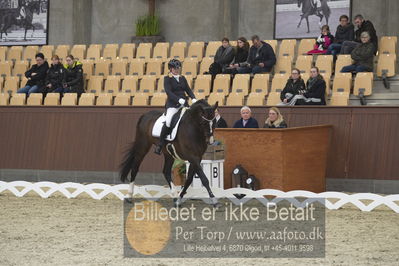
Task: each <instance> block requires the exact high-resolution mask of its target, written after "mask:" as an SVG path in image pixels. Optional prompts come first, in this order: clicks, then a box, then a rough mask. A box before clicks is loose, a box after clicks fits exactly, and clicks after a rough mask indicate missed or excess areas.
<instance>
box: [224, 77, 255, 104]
mask: <svg viewBox="0 0 399 266" xmlns="http://www.w3.org/2000/svg"><path fill="white" fill-rule="evenodd" d="M249 82H250V75H249V74H237V75H235V76H234V80H233V86H232V88H231V91H232V93H235V94H240V95H242V96H247V95H248V93H249ZM233 99H234V97H233ZM226 104H227V105H229V104H228V103H226Z"/></svg>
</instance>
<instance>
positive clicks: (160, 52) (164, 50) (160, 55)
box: [152, 42, 169, 62]
mask: <svg viewBox="0 0 399 266" xmlns="http://www.w3.org/2000/svg"><path fill="white" fill-rule="evenodd" d="M168 51H169V43H168V42H159V43H157V44H156V45H155V47H154V53H153V55H152V58H156V59H160V60H162V62H166V61H167V60H168Z"/></svg>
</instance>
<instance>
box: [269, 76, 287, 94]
mask: <svg viewBox="0 0 399 266" xmlns="http://www.w3.org/2000/svg"><path fill="white" fill-rule="evenodd" d="M289 77H290V74H289V73H288V74H275V75H274V77H273V80H272V88H271V90H270V91H271V92H278V93H280V92H281V91H283V89H284V88H285V85H286V84H287V80H288V79H289Z"/></svg>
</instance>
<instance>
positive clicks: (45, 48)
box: [40, 45, 54, 62]
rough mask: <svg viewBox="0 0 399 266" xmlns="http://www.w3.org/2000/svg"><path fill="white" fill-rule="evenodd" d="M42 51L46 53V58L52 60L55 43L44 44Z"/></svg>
mask: <svg viewBox="0 0 399 266" xmlns="http://www.w3.org/2000/svg"><path fill="white" fill-rule="evenodd" d="M40 52H41V53H42V54H44V58H45V59H46V60H47V61H48V62H50V60H51V57H52V56H53V52H54V45H43V46H42V48H41V49H40Z"/></svg>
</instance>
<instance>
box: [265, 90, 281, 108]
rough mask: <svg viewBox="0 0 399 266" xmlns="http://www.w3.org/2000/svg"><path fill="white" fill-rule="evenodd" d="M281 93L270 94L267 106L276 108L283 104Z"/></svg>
mask: <svg viewBox="0 0 399 266" xmlns="http://www.w3.org/2000/svg"><path fill="white" fill-rule="evenodd" d="M280 94H281V93H280V92H270V93H269V96H268V97H267V101H266V105H267V106H275V105H277V104H279V103H281V99H280Z"/></svg>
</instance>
